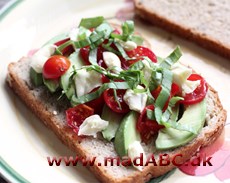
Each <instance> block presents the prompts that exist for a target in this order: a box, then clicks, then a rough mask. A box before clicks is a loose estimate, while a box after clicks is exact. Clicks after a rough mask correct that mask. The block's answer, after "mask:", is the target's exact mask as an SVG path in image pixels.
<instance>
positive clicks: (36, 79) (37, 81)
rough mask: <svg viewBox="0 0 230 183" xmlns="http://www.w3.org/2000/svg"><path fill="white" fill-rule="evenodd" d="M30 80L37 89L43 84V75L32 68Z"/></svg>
mask: <svg viewBox="0 0 230 183" xmlns="http://www.w3.org/2000/svg"><path fill="white" fill-rule="evenodd" d="M30 79H31V81H32V83H33V85H34V86H36V87H38V86H41V85H42V84H43V79H42V73H37V72H36V71H35V70H34V69H33V68H32V67H31V68H30Z"/></svg>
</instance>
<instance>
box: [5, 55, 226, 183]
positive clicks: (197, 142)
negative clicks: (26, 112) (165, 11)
mask: <svg viewBox="0 0 230 183" xmlns="http://www.w3.org/2000/svg"><path fill="white" fill-rule="evenodd" d="M21 62H26V60H25V59H21V60H20V61H19V63H21ZM17 64H18V63H11V64H10V65H9V67H8V70H9V72H8V79H7V83H8V84H9V86H10V87H11V88H12V89H13V91H14V92H15V93H16V94H17V95H18V96H19V97H20V98H21V100H22V101H23V102H24V103H25V104H26V105H27V106H28V108H29V109H30V110H31V111H32V112H33V113H34V114H35V115H36V116H37V117H38V118H40V120H41V121H42V122H43V123H44V124H45V125H46V126H47V127H49V128H50V129H51V130H52V131H53V132H54V133H55V134H56V135H57V136H58V138H59V139H60V140H61V141H62V142H63V143H64V144H65V145H67V146H68V147H69V148H70V149H72V150H73V151H74V152H76V153H77V154H78V155H79V156H82V157H87V156H88V152H87V150H86V149H85V148H84V145H81V143H82V142H83V141H85V138H84V139H83V138H80V137H77V135H76V134H75V133H74V132H73V131H72V130H71V128H69V127H68V126H67V125H57V124H59V123H57V119H56V118H55V116H54V115H53V114H52V113H51V112H50V111H48V110H47V109H46V108H45V107H44V103H43V102H42V101H39V100H38V99H37V98H36V97H35V96H34V95H33V94H32V92H31V88H30V87H29V86H28V83H27V82H26V81H25V80H22V79H21V78H20V76H19V75H18V74H17V73H16V72H15V69H14V68H15V67H17ZM209 95H210V96H211V97H212V98H213V99H214V101H213V103H214V105H215V106H213V107H214V111H212V112H214V113H216V114H217V116H215V117H216V119H217V121H216V122H215V125H216V127H215V128H214V129H210V130H209V129H205V130H204V129H203V130H202V132H201V134H200V135H199V136H198V137H196V138H195V139H194V140H193V141H192V142H190V143H188V144H187V145H185V146H182V147H180V148H177V149H175V150H173V151H171V152H170V153H169V154H170V157H173V156H174V155H175V154H178V153H180V154H182V155H183V157H182V158H180V160H179V161H178V163H184V162H185V161H186V160H188V159H189V158H191V156H192V155H194V154H195V153H196V152H197V151H198V150H199V149H200V148H201V147H203V146H207V145H209V144H211V143H212V142H213V141H214V140H215V139H216V138H217V137H218V136H219V135H220V134H221V132H222V130H223V128H224V124H225V121H226V116H227V115H226V111H225V110H224V109H223V107H222V105H221V103H220V100H219V97H218V94H217V92H216V91H215V90H214V89H213V88H212V87H211V86H209ZM86 139H88V140H92V141H95V139H93V138H86ZM88 168H89V169H90V170H91V171H92V172H93V174H94V175H95V176H96V177H97V178H98V179H99V180H100V181H102V182H121V183H123V182H146V181H148V180H150V179H151V178H153V177H158V176H160V175H163V174H165V173H166V172H168V171H170V170H172V169H173V168H175V166H174V165H172V164H170V165H169V166H163V167H162V166H161V167H159V166H154V165H150V166H148V167H145V168H144V170H143V171H142V172H140V171H133V172H132V174H130V175H129V176H125V177H122V178H117V177H113V176H111V175H110V174H108V173H107V170H106V168H108V167H101V166H100V167H99V166H97V165H96V164H95V166H89V167H88Z"/></svg>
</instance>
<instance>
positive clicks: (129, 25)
mask: <svg viewBox="0 0 230 183" xmlns="http://www.w3.org/2000/svg"><path fill="white" fill-rule="evenodd" d="M133 32H134V22H133V21H131V20H127V21H125V22H124V23H123V24H122V36H123V41H127V40H128V39H129V37H130V36H131V35H132V34H133Z"/></svg>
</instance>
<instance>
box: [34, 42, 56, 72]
mask: <svg viewBox="0 0 230 183" xmlns="http://www.w3.org/2000/svg"><path fill="white" fill-rule="evenodd" d="M56 47H57V46H56V45H53V44H48V45H45V46H43V47H42V48H40V49H39V50H38V51H37V52H36V53H35V54H34V55H33V56H32V57H31V58H30V59H31V62H30V66H31V67H32V68H33V69H34V70H35V71H36V72H37V73H42V68H43V65H44V64H45V62H46V61H47V60H48V59H49V57H50V56H51V55H52V54H53V53H54V52H55V49H56Z"/></svg>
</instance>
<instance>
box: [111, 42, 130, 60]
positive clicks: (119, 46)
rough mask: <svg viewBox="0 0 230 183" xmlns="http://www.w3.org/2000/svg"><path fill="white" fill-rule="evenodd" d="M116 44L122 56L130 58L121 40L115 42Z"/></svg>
mask: <svg viewBox="0 0 230 183" xmlns="http://www.w3.org/2000/svg"><path fill="white" fill-rule="evenodd" d="M114 44H115V45H116V47H117V49H118V51H119V52H120V54H121V56H122V57H123V58H128V55H127V54H126V52H125V50H124V48H123V47H122V46H121V44H120V43H119V42H114Z"/></svg>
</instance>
